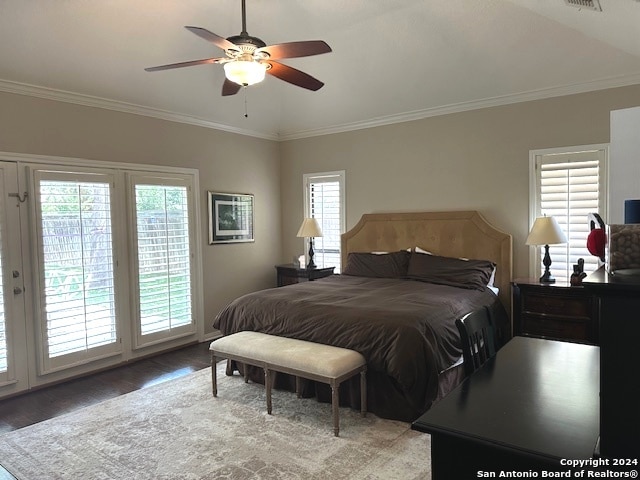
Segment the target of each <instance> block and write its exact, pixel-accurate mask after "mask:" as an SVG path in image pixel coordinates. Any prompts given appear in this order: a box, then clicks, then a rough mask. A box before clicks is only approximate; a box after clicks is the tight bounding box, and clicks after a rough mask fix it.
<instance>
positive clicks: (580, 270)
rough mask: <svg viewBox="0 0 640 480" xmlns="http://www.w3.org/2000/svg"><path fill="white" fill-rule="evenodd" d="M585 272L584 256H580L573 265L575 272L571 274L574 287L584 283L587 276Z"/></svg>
mask: <svg viewBox="0 0 640 480" xmlns="http://www.w3.org/2000/svg"><path fill="white" fill-rule="evenodd" d="M586 276H587V274H586V273H584V258H579V259H578V263H577V264H576V265H574V266H573V273H572V274H571V285H572V286H574V287H577V286H580V285H582V279H583V278H584V277H586Z"/></svg>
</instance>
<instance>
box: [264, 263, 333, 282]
mask: <svg viewBox="0 0 640 480" xmlns="http://www.w3.org/2000/svg"><path fill="white" fill-rule="evenodd" d="M334 269H335V267H327V268H300V267H296V266H295V265H294V264H293V263H289V264H286V265H276V272H278V279H277V280H278V286H279V287H283V286H285V285H292V284H294V283H300V282H307V281H309V282H312V281H313V280H317V279H319V278H324V277H328V276H330V275H333V270H334Z"/></svg>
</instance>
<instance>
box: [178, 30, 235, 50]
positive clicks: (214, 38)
mask: <svg viewBox="0 0 640 480" xmlns="http://www.w3.org/2000/svg"><path fill="white" fill-rule="evenodd" d="M184 28H186V29H187V30H189V31H190V32H191V33H195V34H196V35H198V36H199V37H200V38H204V39H205V40H207V41H208V42H211V43H213V44H214V45H217V46H218V47H220V48H221V49H223V50H229V49H233V50H238V47H236V45H235V44H233V43H231V42H230V41H229V40H227V39H226V38H223V37H221V36H220V35H216V34H215V33H213V32H210V31H209V30H207V29H206V28H200V27H188V26H187V27H184Z"/></svg>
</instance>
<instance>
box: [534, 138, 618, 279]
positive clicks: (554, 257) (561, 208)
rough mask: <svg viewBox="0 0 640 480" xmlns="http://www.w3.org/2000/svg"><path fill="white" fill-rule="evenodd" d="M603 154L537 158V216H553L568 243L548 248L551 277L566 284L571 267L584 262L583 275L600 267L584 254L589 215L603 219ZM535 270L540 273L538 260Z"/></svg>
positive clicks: (548, 154) (601, 152)
mask: <svg viewBox="0 0 640 480" xmlns="http://www.w3.org/2000/svg"><path fill="white" fill-rule="evenodd" d="M605 161H606V156H605V151H604V150H601V149H599V150H592V151H576V152H565V153H546V154H543V155H537V156H536V165H535V169H536V177H537V178H536V180H537V181H536V185H537V191H536V216H542V215H547V216H552V217H555V219H556V220H557V221H558V224H559V225H560V227H561V228H562V230H563V231H564V232H565V235H566V237H567V243H566V244H562V245H550V246H549V254H550V255H551V261H552V264H551V274H552V275H553V276H554V277H555V278H556V279H557V280H558V281H569V279H570V277H571V274H572V273H573V265H575V264H576V263H577V262H578V259H579V258H582V259H584V267H585V272H587V273H589V272H592V271H594V270H596V269H597V268H598V267H599V263H598V259H597V257H594V256H593V255H591V254H590V253H589V251H588V250H587V236H588V235H589V232H590V226H589V219H588V215H589V213H592V212H594V213H599V214H600V215H604V212H605V209H606V205H605V200H606V195H605V191H604V189H605V175H604V173H605V171H606V169H605V163H604V162H605ZM537 266H539V267H540V268H541V269H542V268H543V267H541V260H540V259H539V258H538V263H537Z"/></svg>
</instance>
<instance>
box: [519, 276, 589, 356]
mask: <svg viewBox="0 0 640 480" xmlns="http://www.w3.org/2000/svg"><path fill="white" fill-rule="evenodd" d="M513 334H514V335H521V336H526V337H541V338H549V339H552V340H564V341H568V342H577V343H589V344H593V345H599V343H600V331H599V319H598V302H597V300H596V298H595V296H594V295H593V292H591V291H590V290H587V289H585V288H584V287H581V286H580V287H572V286H571V285H570V284H569V283H567V282H560V281H558V282H556V283H552V284H542V283H540V282H539V280H538V279H537V278H536V279H532V278H524V279H516V280H515V281H514V282H513Z"/></svg>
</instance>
